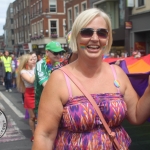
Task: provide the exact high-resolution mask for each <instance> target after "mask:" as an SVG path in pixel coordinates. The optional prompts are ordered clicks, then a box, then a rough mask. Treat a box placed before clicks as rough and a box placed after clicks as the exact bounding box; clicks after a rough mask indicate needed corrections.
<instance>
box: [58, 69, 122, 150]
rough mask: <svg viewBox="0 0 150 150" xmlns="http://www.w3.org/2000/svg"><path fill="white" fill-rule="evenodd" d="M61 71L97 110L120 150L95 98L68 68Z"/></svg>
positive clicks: (118, 148) (117, 147) (118, 149)
mask: <svg viewBox="0 0 150 150" xmlns="http://www.w3.org/2000/svg"><path fill="white" fill-rule="evenodd" d="M59 69H60V70H61V71H63V72H64V73H65V74H66V75H67V76H68V77H69V78H70V79H71V80H72V81H73V82H74V84H75V85H76V86H77V87H78V88H79V89H80V91H81V92H82V93H83V94H84V95H85V96H86V97H87V99H88V100H89V101H90V103H91V104H92V105H93V107H94V109H95V110H96V112H97V114H98V116H99V117H100V120H101V122H102V123H103V126H104V127H105V129H106V131H107V133H108V134H109V136H110V138H111V140H112V141H113V142H114V143H115V148H116V149H117V150H120V149H121V147H120V145H119V143H118V141H117V139H116V136H115V132H112V131H111V129H110V128H109V126H108V124H107V123H106V121H105V119H104V117H103V115H102V113H101V111H100V109H99V107H98V105H97V104H96V102H95V100H94V99H93V97H92V96H91V95H90V94H89V93H88V92H87V91H86V90H85V89H84V87H83V86H82V85H81V84H80V82H79V81H78V80H77V79H76V78H75V77H74V76H73V74H72V73H71V72H69V71H68V70H67V69H66V68H64V67H62V68H59Z"/></svg>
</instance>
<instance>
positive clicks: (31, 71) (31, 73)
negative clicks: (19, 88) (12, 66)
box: [20, 69, 34, 88]
mask: <svg viewBox="0 0 150 150" xmlns="http://www.w3.org/2000/svg"><path fill="white" fill-rule="evenodd" d="M20 73H21V74H23V73H27V74H28V75H29V76H30V77H32V76H33V75H34V70H25V69H22V70H21V72H20ZM22 80H23V82H24V85H25V87H26V88H31V87H34V83H29V82H27V81H26V80H24V79H23V78H22Z"/></svg>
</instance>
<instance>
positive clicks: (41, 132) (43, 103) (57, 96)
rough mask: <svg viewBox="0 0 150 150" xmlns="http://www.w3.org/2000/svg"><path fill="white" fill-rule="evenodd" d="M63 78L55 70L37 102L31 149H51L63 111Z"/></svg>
mask: <svg viewBox="0 0 150 150" xmlns="http://www.w3.org/2000/svg"><path fill="white" fill-rule="evenodd" d="M63 78H64V77H63V76H62V73H60V71H59V72H58V71H57V70H56V71H54V72H53V73H52V74H51V76H50V79H49V80H48V82H47V84H46V86H45V87H44V90H43V92H42V96H41V99H40V104H39V110H38V123H37V127H36V130H35V134H34V137H35V138H34V143H33V147H32V150H52V147H53V144H54V141H55V138H56V135H57V130H58V126H59V122H60V119H61V116H62V112H63V104H62V99H61V95H62V89H63V87H62V79H63ZM63 80H64V79H63Z"/></svg>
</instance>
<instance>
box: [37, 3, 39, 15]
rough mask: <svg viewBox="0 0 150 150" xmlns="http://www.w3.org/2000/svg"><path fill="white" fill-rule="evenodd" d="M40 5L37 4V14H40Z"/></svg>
mask: <svg viewBox="0 0 150 150" xmlns="http://www.w3.org/2000/svg"><path fill="white" fill-rule="evenodd" d="M39 9H40V5H39V3H37V14H39Z"/></svg>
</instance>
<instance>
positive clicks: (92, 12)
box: [69, 8, 112, 53]
mask: <svg viewBox="0 0 150 150" xmlns="http://www.w3.org/2000/svg"><path fill="white" fill-rule="evenodd" d="M97 16H100V17H103V19H104V20H105V22H106V24H107V30H108V36H109V39H108V44H107V46H106V47H105V53H108V52H109V51H110V48H111V45H112V28H111V21H110V18H109V16H108V15H107V14H106V13H105V12H103V11H102V10H100V9H98V8H90V9H87V10H85V11H83V12H81V13H80V14H79V15H78V16H77V18H76V20H75V21H74V23H73V26H72V30H71V38H70V44H69V47H70V48H71V49H72V51H73V52H77V49H78V48H77V36H78V34H79V32H80V30H81V29H82V28H84V27H86V26H87V25H88V24H89V23H90V22H91V21H92V20H93V19H94V18H95V17H97Z"/></svg>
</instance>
